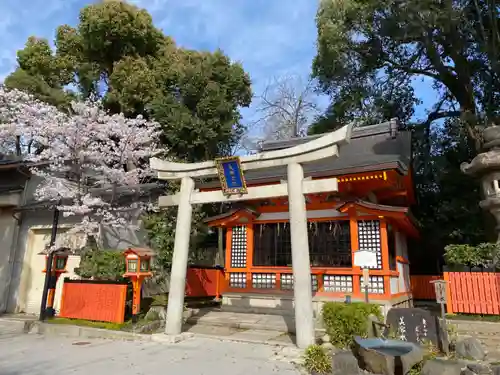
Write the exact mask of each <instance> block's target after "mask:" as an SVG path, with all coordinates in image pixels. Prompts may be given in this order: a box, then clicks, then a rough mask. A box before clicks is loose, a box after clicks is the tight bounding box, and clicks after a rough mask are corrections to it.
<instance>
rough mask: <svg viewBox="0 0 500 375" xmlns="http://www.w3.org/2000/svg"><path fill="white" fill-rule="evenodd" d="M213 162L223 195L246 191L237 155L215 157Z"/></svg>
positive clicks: (244, 192)
mask: <svg viewBox="0 0 500 375" xmlns="http://www.w3.org/2000/svg"><path fill="white" fill-rule="evenodd" d="M215 164H216V166H217V172H218V173H219V180H220V184H221V187H222V193H223V194H224V195H233V194H240V195H242V194H246V193H247V192H248V190H247V184H246V181H245V176H244V175H243V171H242V168H241V162H240V158H239V157H238V156H231V157H227V158H219V159H215Z"/></svg>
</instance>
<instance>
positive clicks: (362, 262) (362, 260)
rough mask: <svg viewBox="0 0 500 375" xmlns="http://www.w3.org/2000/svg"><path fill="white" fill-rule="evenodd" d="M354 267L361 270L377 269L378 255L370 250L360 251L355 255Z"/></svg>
mask: <svg viewBox="0 0 500 375" xmlns="http://www.w3.org/2000/svg"><path fill="white" fill-rule="evenodd" d="M354 266H356V267H361V268H377V254H376V253H374V252H373V251H369V250H358V251H356V252H355V253H354Z"/></svg>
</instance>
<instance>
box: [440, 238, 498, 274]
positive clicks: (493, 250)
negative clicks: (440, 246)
mask: <svg viewBox="0 0 500 375" xmlns="http://www.w3.org/2000/svg"><path fill="white" fill-rule="evenodd" d="M499 254H500V245H499V244H497V243H487V242H485V243H480V244H479V245H477V246H472V245H447V246H446V247H445V248H444V259H445V261H446V264H447V265H450V266H451V265H463V266H469V267H495V268H498V257H499Z"/></svg>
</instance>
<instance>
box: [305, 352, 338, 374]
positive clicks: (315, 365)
mask: <svg viewBox="0 0 500 375" xmlns="http://www.w3.org/2000/svg"><path fill="white" fill-rule="evenodd" d="M304 367H305V368H306V370H307V371H308V372H309V373H316V374H328V373H329V372H330V371H332V358H331V357H330V355H328V353H327V352H326V350H325V349H324V348H323V347H321V346H320V345H311V346H309V347H308V348H307V349H306V352H305V354H304Z"/></svg>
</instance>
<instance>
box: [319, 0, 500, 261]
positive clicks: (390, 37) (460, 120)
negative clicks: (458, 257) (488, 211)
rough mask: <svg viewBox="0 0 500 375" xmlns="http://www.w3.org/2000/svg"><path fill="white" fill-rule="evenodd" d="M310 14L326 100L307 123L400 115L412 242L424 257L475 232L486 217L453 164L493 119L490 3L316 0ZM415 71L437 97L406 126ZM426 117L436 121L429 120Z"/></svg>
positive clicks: (323, 126) (495, 89) (362, 121)
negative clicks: (412, 200)
mask: <svg viewBox="0 0 500 375" xmlns="http://www.w3.org/2000/svg"><path fill="white" fill-rule="evenodd" d="M316 22H317V30H318V39H317V54H316V56H315V58H314V62H313V76H314V77H315V78H317V79H318V81H319V83H320V89H321V90H322V91H323V92H325V93H327V94H329V95H330V97H331V103H330V107H329V109H328V111H327V112H326V113H325V115H324V116H323V117H322V118H320V119H319V120H318V121H317V123H316V124H315V125H314V126H313V127H312V128H311V131H312V132H321V131H325V130H329V129H331V128H333V127H336V126H338V125H339V124H343V123H345V122H346V121H348V120H355V121H357V122H358V124H359V125H368V124H370V123H376V122H380V121H386V120H388V119H389V118H391V117H398V118H400V119H401V120H402V122H403V124H404V125H405V126H406V127H407V128H410V129H412V131H413V132H414V138H415V142H416V143H415V147H414V150H415V165H414V171H415V175H416V176H415V180H416V183H417V194H418V200H419V205H418V207H416V208H415V210H416V216H417V217H418V219H419V220H420V222H421V224H422V227H423V228H422V231H421V232H422V234H423V237H424V238H423V244H422V246H425V247H426V248H427V247H431V249H432V250H429V251H426V252H425V254H426V256H427V255H429V254H438V255H439V254H442V251H443V247H444V246H445V245H446V244H449V243H471V244H477V243H478V242H480V241H482V240H484V235H485V233H484V230H483V229H482V228H483V227H484V224H485V223H487V222H488V219H487V220H482V216H484V217H486V216H488V215H482V214H481V211H480V209H479V207H478V201H479V199H480V192H479V188H478V186H477V182H476V181H474V180H473V179H471V178H469V177H467V176H464V175H463V174H462V173H461V171H460V168H459V166H460V163H462V162H464V161H468V160H470V159H472V158H473V157H474V156H475V155H476V153H477V152H478V151H479V150H480V149H481V128H482V127H483V126H485V125H490V124H492V123H495V122H497V121H498V108H499V105H498V104H499V100H498V95H499V92H500V86H499V85H500V84H499V83H500V80H499V79H498V78H499V73H500V69H499V63H498V61H499V51H498V48H497V46H498V45H500V44H499V42H500V40H499V37H498V35H499V34H498V7H497V5H496V3H495V2H494V1H492V0H485V1H477V0H474V1H472V0H446V1H445V0H423V1H418V2H410V1H402V0H389V1H380V0H333V1H332V0H329V1H326V0H325V1H321V3H320V6H319V9H318V13H317V18H316ZM417 79H427V80H430V81H431V82H432V86H433V88H434V89H435V91H436V93H437V95H436V101H435V102H434V103H433V104H432V105H431V106H430V107H429V108H427V111H428V114H427V117H426V118H425V119H424V120H423V121H422V122H421V123H418V124H414V123H411V122H410V119H411V117H412V116H413V110H414V106H415V104H417V103H419V101H418V99H417V93H415V92H414V90H413V88H412V83H413V82H414V81H415V80H417ZM436 120H441V122H442V121H444V125H442V124H439V125H436V126H434V125H435V121H436ZM419 251H420V250H419ZM416 253H418V252H416ZM420 253H422V252H421V251H420ZM423 263H425V262H423ZM427 263H429V262H427ZM413 264H414V263H413Z"/></svg>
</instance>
